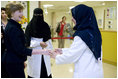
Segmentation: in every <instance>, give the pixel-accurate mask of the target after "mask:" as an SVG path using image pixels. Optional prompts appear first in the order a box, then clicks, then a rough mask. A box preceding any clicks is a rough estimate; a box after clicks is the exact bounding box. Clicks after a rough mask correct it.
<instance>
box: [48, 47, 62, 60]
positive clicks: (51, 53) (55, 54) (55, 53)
mask: <svg viewBox="0 0 118 79" xmlns="http://www.w3.org/2000/svg"><path fill="white" fill-rule="evenodd" d="M47 51H48V54H49V55H50V57H51V58H54V59H55V58H56V56H57V55H58V54H62V49H61V48H58V49H55V50H47Z"/></svg>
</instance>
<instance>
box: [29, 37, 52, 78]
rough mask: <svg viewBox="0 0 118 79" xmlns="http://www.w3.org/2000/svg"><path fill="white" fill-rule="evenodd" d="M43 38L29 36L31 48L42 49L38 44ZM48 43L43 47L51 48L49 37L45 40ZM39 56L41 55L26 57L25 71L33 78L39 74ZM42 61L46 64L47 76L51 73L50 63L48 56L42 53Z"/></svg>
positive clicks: (38, 76)
mask: <svg viewBox="0 0 118 79" xmlns="http://www.w3.org/2000/svg"><path fill="white" fill-rule="evenodd" d="M42 41H43V39H39V38H33V37H32V38H31V43H30V48H33V49H42V47H41V46H40V42H42ZM46 44H47V45H48V46H47V47H46V48H45V49H53V47H52V41H51V39H50V40H48V41H47V42H46ZM41 57H42V55H32V56H28V57H27V61H28V62H27V63H28V65H27V73H28V75H29V76H31V77H34V78H40V74H41V61H42V60H41ZM44 62H45V65H46V70H47V75H48V76H49V75H50V74H51V63H50V56H47V55H44Z"/></svg>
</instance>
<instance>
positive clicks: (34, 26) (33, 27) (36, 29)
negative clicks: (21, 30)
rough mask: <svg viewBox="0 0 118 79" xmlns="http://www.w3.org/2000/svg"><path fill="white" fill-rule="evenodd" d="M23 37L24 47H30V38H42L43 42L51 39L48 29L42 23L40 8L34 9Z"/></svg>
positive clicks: (43, 22) (46, 25) (47, 26)
mask: <svg viewBox="0 0 118 79" xmlns="http://www.w3.org/2000/svg"><path fill="white" fill-rule="evenodd" d="M25 35H26V46H29V45H30V40H31V37H35V38H43V42H46V41H48V40H49V39H51V32H50V27H49V25H48V24H47V23H46V22H45V21H44V17H43V10H42V9H41V8H36V9H34V13H33V18H32V20H31V21H30V23H29V24H28V26H27V28H26V31H25Z"/></svg>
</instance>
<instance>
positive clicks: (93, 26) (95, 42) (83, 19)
mask: <svg viewBox="0 0 118 79" xmlns="http://www.w3.org/2000/svg"><path fill="white" fill-rule="evenodd" d="M71 12H72V16H73V18H74V19H75V20H76V25H75V26H74V28H73V29H74V30H76V31H75V33H74V34H73V37H75V36H79V37H81V39H82V40H83V41H84V42H85V43H86V45H87V46H88V47H89V48H90V50H91V51H92V52H93V54H94V56H95V58H96V59H97V60H98V58H99V57H101V45H102V38H101V33H100V31H99V29H98V25H97V21H96V17H95V14H94V11H93V9H92V8H91V7H88V6H86V5H84V4H80V5H77V6H75V7H74V8H72V10H71Z"/></svg>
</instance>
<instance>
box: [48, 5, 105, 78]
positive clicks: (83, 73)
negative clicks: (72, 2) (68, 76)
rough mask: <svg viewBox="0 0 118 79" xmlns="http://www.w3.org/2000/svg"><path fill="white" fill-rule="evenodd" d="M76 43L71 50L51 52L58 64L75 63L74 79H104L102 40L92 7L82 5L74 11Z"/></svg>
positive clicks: (64, 49) (74, 42)
mask: <svg viewBox="0 0 118 79" xmlns="http://www.w3.org/2000/svg"><path fill="white" fill-rule="evenodd" d="M71 12H72V16H73V21H74V23H75V26H74V30H75V33H74V35H73V36H74V41H73V43H72V45H71V47H70V48H62V49H56V50H55V51H52V52H51V51H50V56H51V57H52V58H55V61H56V64H69V63H74V75H73V77H74V78H103V68H102V49H101V45H102V39H101V34H100V31H99V29H98V25H97V21H96V17H95V14H94V11H93V9H92V8H91V7H88V6H86V5H83V4H80V5H77V6H75V7H74V8H73V9H72V10H71Z"/></svg>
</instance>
